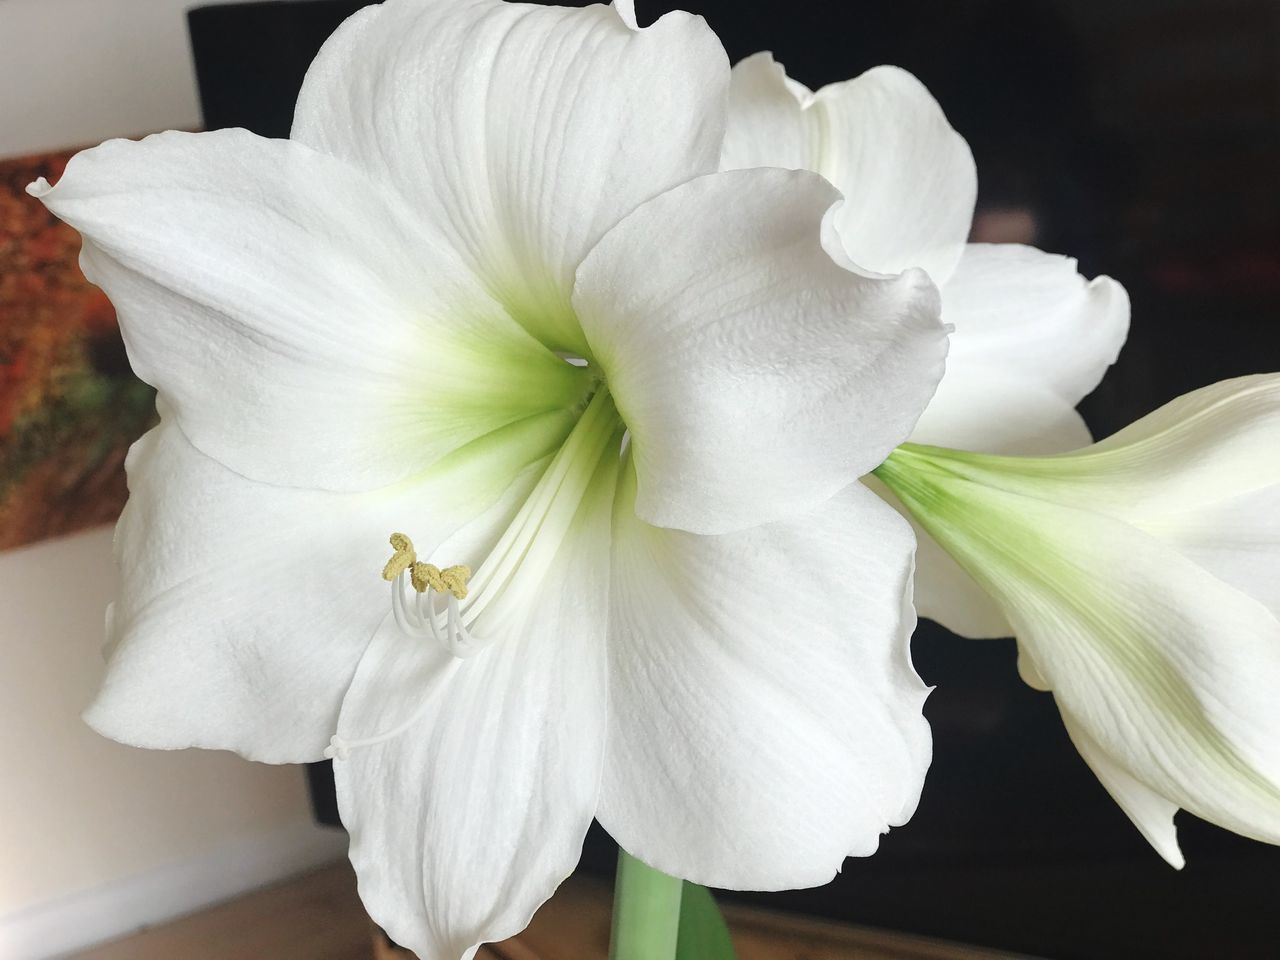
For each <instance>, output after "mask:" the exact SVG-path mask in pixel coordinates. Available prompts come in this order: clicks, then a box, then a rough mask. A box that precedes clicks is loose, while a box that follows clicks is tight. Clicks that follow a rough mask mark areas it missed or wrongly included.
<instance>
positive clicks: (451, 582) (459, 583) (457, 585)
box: [440, 563, 471, 600]
mask: <svg viewBox="0 0 1280 960" xmlns="http://www.w3.org/2000/svg"><path fill="white" fill-rule="evenodd" d="M470 579H471V568H470V567H468V566H467V565H466V564H465V563H459V564H457V565H455V566H452V567H445V568H444V570H442V571H441V572H440V580H441V581H442V582H443V583H444V586H445V589H446V590H448V591H449V592H450V593H452V594H453V595H454V596H455V597H457V598H458V599H459V600H465V599H466V598H467V581H468V580H470Z"/></svg>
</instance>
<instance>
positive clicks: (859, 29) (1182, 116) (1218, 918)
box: [191, 0, 1280, 960]
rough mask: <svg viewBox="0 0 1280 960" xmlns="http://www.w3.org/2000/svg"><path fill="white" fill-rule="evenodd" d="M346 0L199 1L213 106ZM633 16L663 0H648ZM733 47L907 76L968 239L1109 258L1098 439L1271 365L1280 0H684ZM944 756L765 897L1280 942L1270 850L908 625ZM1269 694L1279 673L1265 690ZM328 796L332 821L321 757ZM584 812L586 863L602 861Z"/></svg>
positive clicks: (265, 74)
mask: <svg viewBox="0 0 1280 960" xmlns="http://www.w3.org/2000/svg"><path fill="white" fill-rule="evenodd" d="M363 5H364V4H362V3H359V2H350V0H302V2H290V3H279V2H277V3H262V4H251V5H247V6H235V7H221V8H218V7H211V8H205V9H201V10H196V11H194V12H193V13H192V14H191V27H192V38H193V44H194V48H195V53H196V61H197V68H198V73H199V79H200V89H201V96H202V98H203V102H204V108H205V119H206V125H207V126H208V127H209V128H217V127H223V126H246V127H249V128H250V129H253V130H255V131H257V132H259V133H262V134H265V135H269V136H286V135H287V133H288V128H289V122H290V118H291V114H292V106H293V101H294V98H295V96H296V94H297V90H298V87H299V85H300V83H301V80H302V76H303V73H304V71H305V69H306V65H307V63H308V62H309V61H310V59H311V57H312V56H313V55H314V54H315V52H316V50H317V49H318V48H319V46H320V44H321V43H322V42H323V40H324V38H325V37H326V36H327V35H328V34H329V33H330V32H331V31H332V29H333V28H334V27H335V26H336V25H337V24H338V23H339V22H340V21H341V20H342V19H343V18H344V17H345V16H346V15H348V14H349V13H350V12H352V11H353V10H355V9H356V8H358V7H360V6H363ZM638 6H639V7H640V10H639V13H640V19H641V22H642V23H644V22H648V21H650V20H652V19H654V18H655V17H656V16H657V15H658V14H660V13H662V12H665V11H666V10H667V9H669V8H670V5H669V4H668V3H666V2H661V3H659V2H647V0H639V3H638ZM686 9H691V10H694V11H695V12H698V13H702V14H704V15H705V16H706V17H707V18H708V20H709V21H710V22H711V24H712V26H713V27H714V28H715V29H716V31H717V32H718V33H719V35H720V37H721V39H722V40H723V42H724V44H725V47H726V48H727V49H728V51H729V55H730V57H731V58H732V59H733V60H735V61H736V60H738V59H740V58H741V57H743V56H746V55H747V54H750V53H753V52H755V51H756V50H762V49H769V50H773V51H774V52H775V55H776V56H777V57H778V59H780V60H781V61H782V62H783V63H785V64H786V65H787V67H788V70H789V72H790V73H791V74H792V75H793V76H795V77H796V78H798V79H800V80H802V81H804V82H805V83H808V84H809V85H810V86H818V85H821V84H823V83H828V82H832V81H836V80H842V79H846V78H848V77H851V76H854V75H856V74H858V73H860V72H861V71H862V70H864V69H866V68H867V67H870V66H873V65H875V64H878V63H896V64H898V65H900V66H903V67H906V68H907V69H909V70H911V71H912V72H914V73H915V74H916V75H917V76H919V77H920V78H921V79H922V80H923V81H924V82H925V83H926V84H927V85H928V86H929V88H930V89H931V90H932V91H933V93H934V94H935V95H936V96H937V98H938V99H939V101H940V102H941V103H942V105H943V107H944V108H945V109H946V111H947V114H948V116H949V118H950V120H951V122H952V124H953V125H954V126H955V127H956V128H957V129H958V130H959V131H960V132H961V133H962V134H963V135H964V136H965V137H966V138H967V139H968V140H969V143H970V145H971V146H972V147H973V152H974V155H975V157H976V159H977V164H978V174H979V186H980V192H979V198H978V217H977V219H976V221H975V223H976V225H975V233H976V234H979V235H980V236H981V238H983V239H1026V238H1027V237H1028V236H1030V238H1031V241H1032V242H1034V243H1035V244H1036V245H1037V246H1039V247H1042V248H1043V249H1046V250H1050V251H1054V252H1060V253H1068V254H1071V255H1073V256H1076V257H1078V258H1079V260H1080V262H1081V267H1082V270H1083V272H1085V273H1086V274H1087V275H1090V276H1092V275H1093V274H1096V273H1100V272H1105V273H1109V274H1111V275H1112V276H1114V277H1116V278H1117V279H1119V280H1120V281H1121V282H1122V283H1123V284H1124V285H1125V286H1126V287H1127V288H1128V290H1129V292H1130V295H1131V297H1132V300H1133V330H1132V334H1131V336H1130V338H1129V343H1128V345H1127V346H1126V348H1125V350H1124V353H1123V354H1122V356H1121V359H1120V362H1119V363H1118V364H1117V365H1116V367H1115V368H1114V369H1113V370H1112V372H1111V373H1110V374H1109V375H1108V377H1107V379H1106V381H1105V382H1104V384H1103V386H1102V387H1101V388H1100V389H1099V390H1098V391H1097V392H1096V393H1095V394H1094V395H1093V396H1091V397H1090V398H1088V399H1087V400H1086V402H1085V404H1084V405H1083V408H1082V409H1083V410H1084V412H1085V415H1086V417H1087V419H1088V420H1089V422H1090V424H1091V426H1093V428H1094V431H1095V433H1096V434H1098V435H1104V434H1106V433H1109V432H1111V431H1113V430H1115V429H1117V428H1119V427H1120V426H1123V425H1124V424H1126V423H1128V422H1129V421H1131V420H1133V419H1134V418H1136V417H1138V416H1140V415H1142V414H1144V413H1146V412H1148V411H1149V410H1151V409H1153V408H1154V407H1156V406H1158V405H1160V404H1161V403H1163V402H1165V401H1167V400H1169V399H1171V398H1172V397H1174V396H1176V395H1178V394H1180V393H1183V392H1185V391H1187V390H1190V389H1193V388H1195V387H1198V386H1201V385H1204V384H1206V383H1209V382H1211V381H1214V380H1219V379H1222V378H1225V377H1230V376H1236V375H1240V374H1246V373H1256V372H1260V371H1264V370H1276V369H1280V332H1278V331H1277V329H1276V326H1275V324H1276V317H1277V314H1278V313H1280V310H1278V308H1280V188H1277V185H1276V179H1277V176H1278V175H1280V3H1277V2H1274V0H1021V2H1008V0H969V2H949V3H943V2H931V3H925V2H918V0H917V2H912V0H906V2H895V3H884V2H880V3H872V2H866V3H852V2H847V3H837V2H831V3H822V2H817V0H810V2H804V0H737V2H734V0H709V2H698V0H689V2H688V3H687V5H686ZM915 657H916V662H917V666H918V668H919V670H920V672H921V673H922V674H923V675H924V677H925V679H926V680H927V681H928V682H930V683H933V684H937V687H938V689H937V691H936V692H935V693H934V694H933V696H932V697H931V698H930V700H929V703H928V706H927V711H926V712H927V713H928V715H929V718H930V720H931V722H932V724H933V730H934V737H935V760H934V764H933V767H932V769H931V771H930V774H929V779H928V782H927V785H926V787H925V791H924V797H923V800H922V802H921V804H920V809H919V812H918V813H917V814H916V816H915V818H914V819H913V820H912V821H911V823H910V824H908V825H907V826H905V827H902V828H899V829H897V830H895V831H893V833H891V834H890V835H889V836H888V837H886V838H885V840H884V843H883V846H882V850H881V852H880V853H879V854H878V855H877V856H875V857H873V858H871V859H867V860H850V861H848V862H847V863H846V865H845V870H844V873H843V874H842V875H841V876H840V877H839V878H837V880H836V881H835V882H833V883H831V884H830V885H828V886H826V887H823V888H820V889H817V890H810V891H799V892H795V893H788V894H773V895H768V896H760V897H748V898H747V899H756V900H759V901H760V902H762V903H764V904H766V905H768V906H771V907H774V908H786V909H795V910H797V911H803V912H807V913H814V914H822V915H825V916H830V917H836V918H841V919H847V920H853V921H858V922H861V923H866V924H872V925H876V926H882V927H890V928H894V929H900V930H909V931H915V932H920V933H925V934H932V935H936V936H940V937H946V938H951V939H955V940H962V941H967V942H971V943H975V944H983V945H988V946H993V947H1003V948H1007V949H1012V950H1019V951H1024V952H1027V953H1032V954H1036V955H1039V956H1043V957H1049V958H1056V960H1074V958H1089V960H1110V958H1115V960H1121V958H1124V960H1133V958H1215V960H1218V958H1220V960H1235V958H1239V960H1246V958H1259V960H1261V958H1267V960H1271V958H1275V957H1278V956H1280V910H1278V909H1277V905H1276V902H1275V900H1276V897H1277V894H1278V893H1280V850H1276V849H1272V848H1269V847H1266V846H1263V845H1261V844H1257V843H1252V842H1250V841H1245V840H1242V839H1240V838H1238V837H1235V836H1232V835H1230V834H1228V833H1226V832H1225V831H1222V830H1218V829H1216V828H1213V827H1210V826H1208V825H1206V824H1203V823H1200V822H1199V821H1196V820H1195V819H1194V818H1192V817H1191V816H1189V815H1188V814H1185V813H1184V814H1180V815H1179V818H1178V819H1179V824H1180V835H1181V840H1182V845H1183V849H1184V851H1185V853H1186V855H1187V863H1188V866H1187V867H1186V869H1185V870H1184V871H1182V872H1181V873H1179V872H1177V871H1174V870H1172V869H1171V868H1169V867H1168V866H1166V865H1165V864H1164V862H1163V861H1162V860H1160V858H1159V857H1158V856H1156V854H1155V853H1154V852H1152V851H1151V850H1150V849H1149V848H1148V847H1147V845H1146V843H1145V841H1143V840H1142V838H1141V837H1140V836H1139V834H1138V832H1137V831H1136V830H1135V829H1134V828H1133V827H1132V826H1131V825H1130V824H1129V822H1128V820H1127V819H1126V818H1125V817H1124V815H1123V814H1122V813H1121V812H1120V810H1119V808H1118V807H1116V806H1115V805H1114V804H1113V803H1112V802H1111V800H1110V799H1109V798H1108V797H1107V795H1106V794H1105V792H1104V791H1103V789H1102V788H1101V786H1099V785H1098V783H1097V781H1096V780H1095V779H1094V778H1093V776H1092V774H1091V773H1090V772H1089V771H1088V769H1087V768H1086V767H1085V765H1084V763H1083V762H1082V761H1081V760H1080V759H1079V757H1078V756H1077V755H1076V753H1075V751H1074V750H1073V748H1072V747H1071V745H1070V743H1069V742H1068V740H1067V737H1066V735H1065V733H1064V731H1063V729H1062V726H1061V723H1060V722H1059V720H1058V716H1057V712H1056V710H1055V708H1054V706H1053V702H1052V700H1051V698H1050V697H1049V696H1047V695H1044V694H1038V693H1036V692H1034V691H1032V690H1030V689H1029V688H1027V687H1025V686H1023V685H1022V684H1021V683H1020V681H1019V680H1018V678H1017V674H1016V672H1015V669H1014V650H1013V646H1012V643H1011V642H1009V641H961V640H958V639H956V638H954V637H952V636H951V635H950V634H948V633H946V632H945V631H943V630H941V629H940V628H938V627H936V626H934V625H933V624H929V623H925V624H922V625H921V628H920V630H919V632H918V634H917V637H916V641H915ZM1277 695H1280V691H1277ZM311 772H312V777H313V782H314V784H315V787H316V789H315V797H316V805H317V812H318V814H319V815H321V816H322V817H330V818H332V817H333V809H332V786H331V783H330V782H329V780H328V777H329V772H328V769H327V767H326V766H325V765H317V766H316V767H315V768H313V770H312V771H311ZM612 859H613V851H612V847H611V845H610V843H609V841H608V838H607V837H605V836H603V834H601V833H599V832H598V831H597V832H596V833H593V835H592V837H591V838H589V841H588V844H587V849H586V852H585V854H584V868H585V869H592V870H601V871H603V870H608V869H610V866H611V863H612Z"/></svg>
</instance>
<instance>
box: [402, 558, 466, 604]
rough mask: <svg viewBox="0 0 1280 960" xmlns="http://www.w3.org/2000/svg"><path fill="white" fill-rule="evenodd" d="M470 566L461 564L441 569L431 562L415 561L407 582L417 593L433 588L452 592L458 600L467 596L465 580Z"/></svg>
mask: <svg viewBox="0 0 1280 960" xmlns="http://www.w3.org/2000/svg"><path fill="white" fill-rule="evenodd" d="M470 577H471V568H470V567H468V566H465V565H463V564H458V565H457V566H453V567H445V568H444V569H443V570H441V569H440V568H439V567H437V566H436V565H435V564H433V563H415V564H414V565H413V567H412V568H411V569H410V570H409V582H410V583H412V584H413V589H415V590H417V591H418V592H419V593H426V592H427V591H428V590H434V591H435V592H436V593H452V594H453V595H454V596H455V597H457V598H458V599H459V600H465V599H466V598H467V580H468V579H470Z"/></svg>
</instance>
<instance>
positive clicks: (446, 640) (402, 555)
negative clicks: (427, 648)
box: [382, 533, 487, 659]
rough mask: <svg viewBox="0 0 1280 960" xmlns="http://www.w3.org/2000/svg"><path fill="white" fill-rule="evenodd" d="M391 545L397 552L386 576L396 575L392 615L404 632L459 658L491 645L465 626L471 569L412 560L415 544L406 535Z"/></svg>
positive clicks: (393, 577)
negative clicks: (441, 604)
mask: <svg viewBox="0 0 1280 960" xmlns="http://www.w3.org/2000/svg"><path fill="white" fill-rule="evenodd" d="M391 546H392V547H394V548H395V551H396V552H395V554H394V555H392V557H391V559H390V560H388V561H387V565H386V566H385V567H384V568H383V571H382V575H383V576H384V577H387V573H388V572H391V573H392V575H391V576H390V577H387V579H389V580H390V581H391V613H392V616H394V617H395V621H396V626H397V627H399V628H400V632H401V633H403V634H405V635H407V636H410V637H421V638H425V639H429V640H433V641H434V642H436V643H438V644H440V645H441V646H443V647H444V648H445V649H446V650H447V651H449V654H450V655H451V656H454V657H457V658H459V659H463V658H466V657H469V656H471V655H472V654H474V653H476V652H477V651H478V650H480V649H482V648H483V647H485V646H487V643H486V642H480V641H477V639H476V637H475V636H474V635H473V634H472V633H471V631H470V630H468V629H467V627H466V626H465V625H464V624H463V622H462V608H461V607H460V606H459V604H458V601H459V600H465V599H466V598H467V581H468V580H470V579H471V568H470V567H468V566H467V565H466V564H461V563H460V564H456V565H454V566H452V567H445V568H444V569H443V570H441V569H440V568H439V567H437V566H436V565H435V564H433V563H423V562H421V561H419V560H416V559H410V558H413V557H416V556H417V554H416V553H415V552H414V549H413V542H412V541H411V540H410V539H409V538H408V537H407V536H405V535H404V534H403V533H393V534H392V535H391ZM406 574H407V575H408V578H409V585H410V586H411V587H412V588H413V591H414V593H415V594H416V596H415V597H414V601H413V604H412V605H410V604H409V603H408V601H407V596H406V595H407V594H408V590H406V589H405V582H404V581H405V575H406ZM437 596H439V597H444V600H445V608H444V610H443V611H438V610H437V609H436V600H435V598H436V597H437ZM441 619H443V621H444V622H443V624H442V623H441Z"/></svg>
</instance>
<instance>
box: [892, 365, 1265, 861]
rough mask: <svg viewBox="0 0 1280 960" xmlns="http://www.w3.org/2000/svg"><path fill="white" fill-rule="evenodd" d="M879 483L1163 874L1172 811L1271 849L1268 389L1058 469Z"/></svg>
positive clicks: (1106, 443) (897, 463) (907, 451)
mask: <svg viewBox="0 0 1280 960" xmlns="http://www.w3.org/2000/svg"><path fill="white" fill-rule="evenodd" d="M877 475H878V476H879V477H880V478H881V479H882V480H884V481H885V483H887V484H888V485H889V486H890V487H891V488H892V490H893V492H894V493H895V494H896V495H897V496H898V498H899V499H900V500H901V502H902V503H903V504H905V505H906V507H907V508H908V509H909V510H910V511H911V512H912V514H914V516H915V518H916V519H917V521H918V522H919V523H920V524H921V525H923V526H924V528H925V529H926V530H928V531H929V533H930V534H931V535H932V536H933V537H934V538H935V539H936V540H937V541H938V542H939V543H941V544H942V545H943V546H944V547H945V548H946V549H947V551H948V552H949V553H950V554H951V555H952V556H953V557H954V558H955V559H956V560H957V561H959V563H960V564H961V565H962V566H963V567H964V569H965V570H966V571H968V573H969V574H970V575H972V577H973V578H974V579H975V580H976V581H978V582H979V583H981V584H982V586H983V587H984V588H985V589H986V590H987V591H988V593H989V594H990V595H991V596H992V597H993V598H994V599H995V601H996V603H997V604H998V605H999V607H1000V609H1001V611H1002V613H1003V614H1004V615H1005V616H1006V617H1007V618H1008V622H1009V623H1010V624H1011V625H1012V627H1013V632H1014V634H1015V635H1016V636H1017V638H1018V648H1019V670H1020V672H1021V673H1022V676H1023V678H1024V679H1025V680H1026V681H1027V682H1028V683H1030V684H1031V685H1032V686H1035V687H1037V688H1039V689H1042V690H1052V691H1053V695H1054V698H1055V699H1056V701H1057V704H1058V708H1059V710H1060V711H1061V712H1062V717H1063V720H1064V722H1065V724H1066V727H1067V730H1068V732H1069V733H1070V735H1071V739H1072V740H1073V741H1074V743H1075V745H1076V747H1077V748H1078V749H1079V751H1080V753H1081V754H1082V755H1083V757H1084V759H1085V760H1086V761H1087V762H1088V763H1089V766H1090V767H1092V768H1093V771H1094V772H1095V773H1096V774H1097V776H1098V779H1099V780H1101V781H1102V783H1103V785H1104V786H1105V787H1106V788H1107V790H1109V791H1110V793H1111V795H1112V796H1113V797H1114V798H1115V799H1116V801H1117V802H1118V803H1119V804H1120V806H1121V807H1123V808H1124V810H1125V812H1126V813H1127V814H1128V815H1129V817H1130V818H1131V819H1132V820H1133V822H1134V824H1135V825H1136V826H1137V827H1138V829H1139V830H1141V831H1142V833H1143V835H1144V836H1146V838H1147V839H1148V840H1149V841H1150V842H1151V844H1152V845H1153V846H1154V847H1155V848H1156V850H1158V851H1159V852H1160V854H1161V855H1162V856H1163V857H1164V858H1165V859H1166V860H1168V861H1169V862H1170V863H1171V864H1173V865H1175V866H1181V865H1182V862H1183V861H1182V854H1181V852H1180V851H1179V849H1178V842H1177V837H1176V834H1175V830H1174V824H1173V815H1174V813H1175V812H1176V811H1177V810H1178V809H1179V808H1182V809H1185V810H1188V811H1190V812H1191V813H1194V814H1195V815H1196V816H1198V817H1202V818H1203V819H1205V820H1209V821H1211V822H1213V823H1217V824H1220V825H1221V826H1223V827H1226V828H1227V829H1229V830H1233V831H1235V832H1236V833H1239V834H1243V835H1244V836H1247V837H1253V838H1256V839H1258V840H1264V841H1267V842H1269V843H1280V699H1278V698H1277V696H1276V691H1277V690H1280V619H1277V618H1278V617H1280V375H1267V376H1256V377H1244V378H1241V379H1238V380H1229V381H1226V382H1223V383H1219V384H1215V385H1214V386H1211V387H1206V388H1204V389H1202V390H1197V391H1195V392H1194V393H1190V394H1187V395H1186V396H1184V397H1180V398H1179V399H1177V400H1174V401H1173V402H1172V403H1169V404H1167V405H1166V406H1164V407H1161V408H1160V409H1159V410H1157V411H1156V412H1154V413H1152V414H1150V415H1148V416H1146V417H1144V418H1143V419H1141V420H1139V421H1138V422H1137V423H1135V424H1133V425H1132V426H1130V427H1128V428H1126V429H1124V430H1121V431H1120V432H1119V433H1117V434H1115V435H1114V436H1111V437H1109V438H1107V439H1106V440H1103V441H1102V442H1100V443H1096V444H1094V445H1092V446H1090V447H1087V448H1085V449H1083V450H1079V451H1076V452H1073V453H1068V454H1061V455H1057V456H1050V457H1038V458H1033V457H1002V456H986V455H981V454H972V453H964V452H960V451H955V450H945V449H940V448H936V447H917V446H914V445H908V446H906V447H903V448H900V449H899V450H898V451H895V452H894V453H893V454H892V455H891V457H890V458H889V461H888V462H887V463H886V464H884V465H883V466H882V467H881V468H880V469H879V470H878V471H877Z"/></svg>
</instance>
